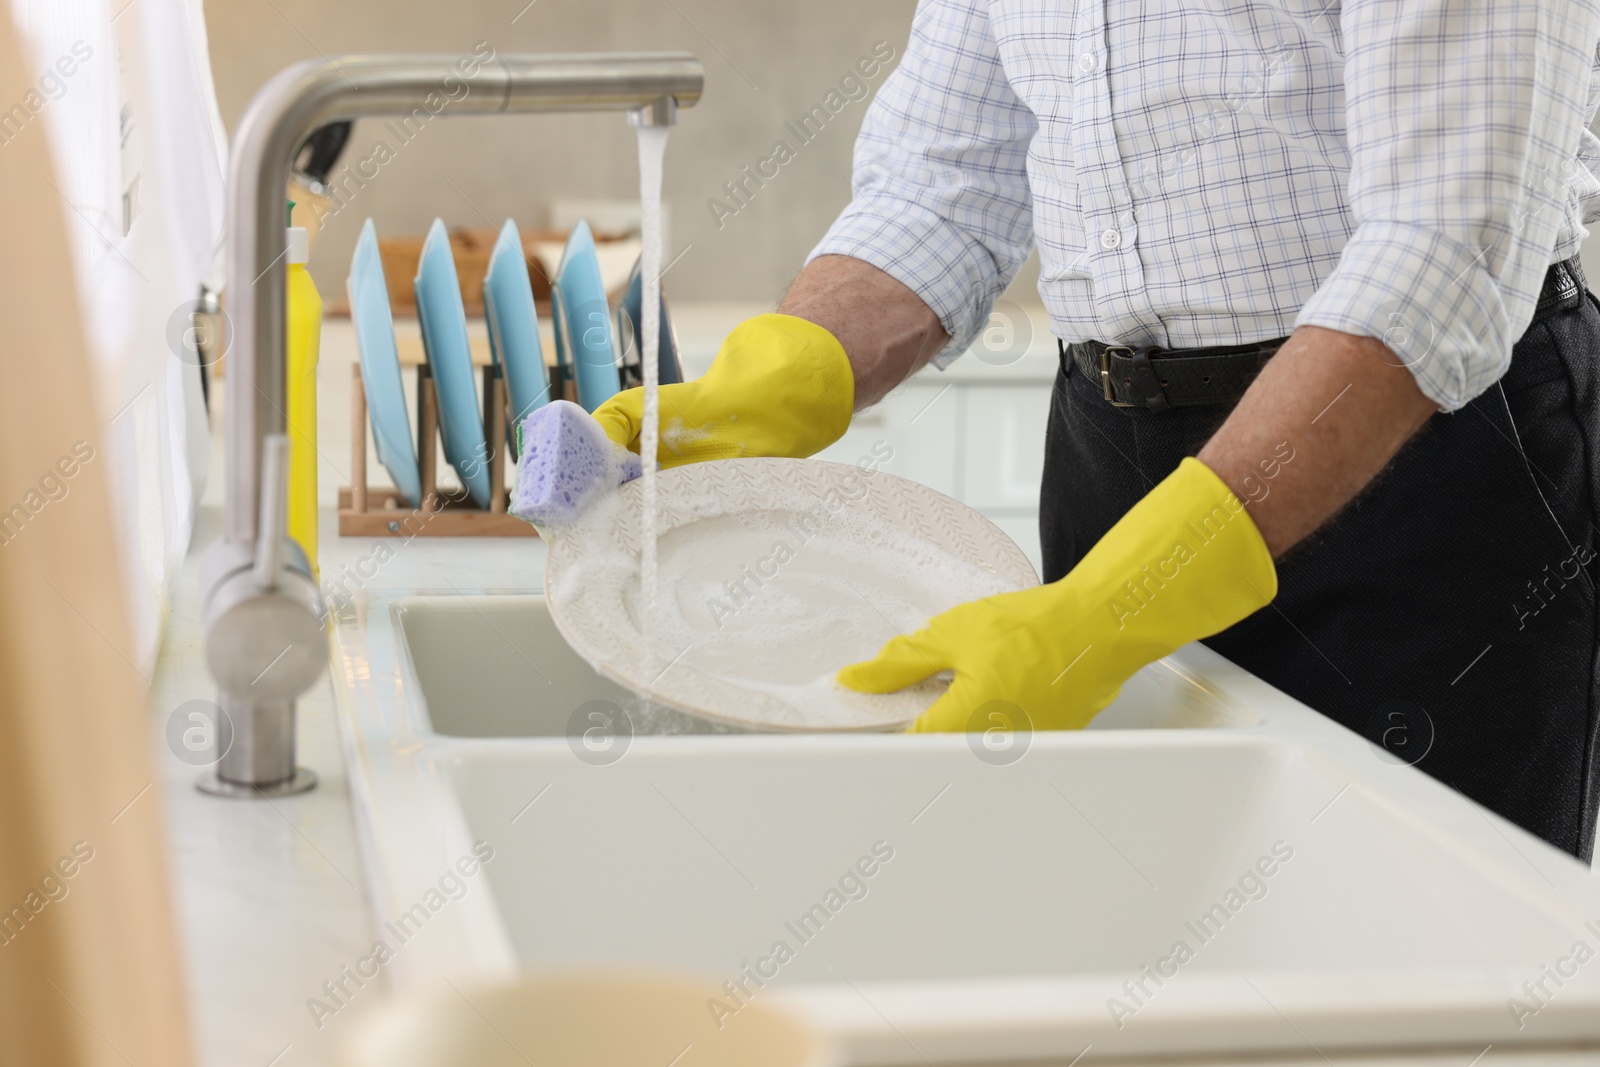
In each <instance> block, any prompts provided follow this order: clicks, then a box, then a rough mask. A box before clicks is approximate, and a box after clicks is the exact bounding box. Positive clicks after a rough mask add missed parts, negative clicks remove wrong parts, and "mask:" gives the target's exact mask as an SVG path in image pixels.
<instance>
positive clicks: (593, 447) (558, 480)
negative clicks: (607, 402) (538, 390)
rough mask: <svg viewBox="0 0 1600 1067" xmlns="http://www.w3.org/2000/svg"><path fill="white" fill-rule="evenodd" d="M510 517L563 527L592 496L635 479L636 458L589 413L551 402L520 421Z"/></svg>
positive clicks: (637, 469) (569, 404) (638, 469)
mask: <svg viewBox="0 0 1600 1067" xmlns="http://www.w3.org/2000/svg"><path fill="white" fill-rule="evenodd" d="M518 436H519V438H520V440H521V459H520V460H519V462H518V464H517V484H516V488H514V489H513V490H512V491H511V514H513V515H515V516H516V517H517V518H519V519H525V520H527V521H528V522H531V523H533V524H534V525H535V526H550V527H556V526H566V525H568V524H570V523H572V522H573V521H575V520H576V519H577V518H578V516H579V515H580V514H582V513H583V509H584V508H586V507H587V506H588V505H589V503H590V501H591V500H592V499H593V498H594V496H595V495H596V494H597V493H599V492H601V491H604V490H609V489H614V488H615V487H617V486H619V485H621V484H622V483H623V482H630V481H632V480H633V479H635V478H637V477H639V474H640V466H639V457H638V456H636V455H634V454H633V453H632V452H629V451H628V450H627V449H625V448H622V447H620V446H618V445H616V444H615V443H613V442H612V440H611V438H609V437H607V436H606V432H605V431H604V430H602V429H601V428H600V424H599V423H598V422H595V421H594V419H593V418H592V417H591V416H590V415H589V413H588V412H587V411H585V410H583V408H581V407H579V406H578V405H577V404H574V403H572V402H571V401H567V400H555V401H552V402H551V403H549V404H546V405H545V406H544V407H542V408H539V409H538V410H537V411H534V412H533V413H532V414H530V415H529V416H528V417H527V418H526V419H523V420H522V426H521V427H520V428H519V432H518Z"/></svg>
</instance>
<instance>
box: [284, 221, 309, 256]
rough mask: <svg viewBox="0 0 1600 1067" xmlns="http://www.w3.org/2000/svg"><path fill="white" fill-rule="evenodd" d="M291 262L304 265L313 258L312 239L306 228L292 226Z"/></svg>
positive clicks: (290, 237)
mask: <svg viewBox="0 0 1600 1067" xmlns="http://www.w3.org/2000/svg"><path fill="white" fill-rule="evenodd" d="M288 233H289V262H290V263H304V262H305V261H306V260H307V259H309V258H310V257H311V237H310V235H309V234H307V233H306V228H305V227H304V226H290V227H289V230H288Z"/></svg>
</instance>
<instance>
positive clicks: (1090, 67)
mask: <svg viewBox="0 0 1600 1067" xmlns="http://www.w3.org/2000/svg"><path fill="white" fill-rule="evenodd" d="M1094 67H1095V58H1094V53H1093V52H1085V53H1084V54H1083V55H1081V56H1079V57H1078V69H1079V70H1081V71H1083V72H1084V73H1085V74H1092V73H1094Z"/></svg>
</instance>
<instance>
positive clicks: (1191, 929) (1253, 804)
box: [334, 595, 1600, 1064]
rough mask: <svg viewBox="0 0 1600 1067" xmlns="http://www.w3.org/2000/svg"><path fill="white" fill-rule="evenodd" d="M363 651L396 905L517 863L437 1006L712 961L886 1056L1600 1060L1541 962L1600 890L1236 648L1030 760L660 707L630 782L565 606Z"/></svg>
mask: <svg viewBox="0 0 1600 1067" xmlns="http://www.w3.org/2000/svg"><path fill="white" fill-rule="evenodd" d="M334 642H335V649H336V664H337V666H338V669H337V670H336V687H337V690H338V695H339V703H340V710H341V718H342V722H343V726H344V729H345V739H346V743H347V747H348V751H349V754H350V758H351V763H352V782H353V788H354V790H355V793H356V800H357V807H358V811H359V812H360V813H361V818H362V821H363V840H364V846H365V848H366V849H367V862H368V866H369V869H370V870H369V873H370V875H371V883H372V885H373V887H374V888H373V892H374V894H375V897H376V899H375V901H374V909H375V913H376V914H377V915H378V916H380V919H383V920H385V921H387V920H388V919H390V918H397V917H400V916H403V915H407V914H413V915H414V914H416V906H417V904H418V902H419V901H422V900H424V899H425V894H426V891H427V890H428V889H429V888H431V887H433V886H435V885H437V884H438V883H439V879H440V876H441V871H447V870H449V869H450V867H451V865H452V863H454V862H455V860H456V859H457V858H458V857H460V856H461V855H463V854H465V853H466V852H468V851H469V850H470V849H471V848H472V846H473V843H474V842H484V843H486V844H487V845H488V846H489V847H492V849H493V856H494V858H493V859H492V861H491V862H489V863H487V864H485V865H484V866H483V869H482V872H481V875H480V876H479V877H478V878H477V879H474V880H471V881H470V882H468V883H467V889H466V890H464V891H463V893H462V894H461V895H460V899H459V900H457V899H454V898H453V896H452V898H451V899H448V900H446V901H445V903H444V904H443V905H442V906H441V907H440V908H437V909H427V910H425V912H424V914H425V915H427V916H428V917H427V920H426V923H425V924H424V925H421V926H420V927H419V928H418V929H417V930H415V931H413V930H412V929H411V927H407V928H406V929H407V930H408V932H410V933H411V936H410V937H408V938H407V939H406V941H405V944H404V946H403V947H402V948H401V949H400V951H398V952H397V953H396V960H395V963H394V965H393V973H394V974H395V977H396V978H398V979H399V980H400V981H402V982H406V983H411V982H432V981H438V980H440V979H442V978H444V977H450V978H451V979H452V980H455V979H456V978H457V977H458V976H459V977H465V976H469V975H474V974H476V975H493V974H503V973H507V972H509V971H512V970H515V969H519V968H524V969H525V968H535V969H539V968H549V967H569V966H609V965H628V966H635V965H643V966H650V967H660V968H667V969H671V970H676V971H692V972H697V973H700V974H703V975H706V976H708V977H710V978H712V979H713V980H714V981H715V982H716V983H718V984H721V983H723V982H725V981H726V982H728V983H730V986H729V987H728V996H727V998H726V1000H725V1001H723V1002H722V1005H721V1007H720V1008H718V1007H716V1006H715V1005H708V1010H711V1011H716V1010H723V1011H731V1010H736V1009H737V1008H738V1006H739V1004H740V1003H741V1002H742V1001H743V1000H744V999H748V998H751V997H754V998H772V999H773V1000H774V1001H776V1000H784V1001H787V1002H788V1003H790V1004H792V1005H794V1006H796V1007H798V1008H799V1009H801V1010H803V1011H805V1012H808V1013H810V1014H811V1015H812V1017H813V1018H815V1019H816V1020H817V1021H818V1022H819V1024H820V1025H822V1026H823V1027H825V1028H826V1029H828V1030H829V1031H830V1032H832V1033H833V1034H834V1035H835V1036H836V1037H838V1038H839V1039H840V1040H841V1041H842V1042H843V1044H844V1046H845V1047H846V1049H847V1050H848V1052H849V1054H850V1056H851V1059H852V1062H857V1063H923V1062H930V1063H964V1062H972V1061H979V1060H983V1061H989V1062H996V1061H1004V1060H1011V1061H1020V1060H1030V1059H1031V1060H1043V1059H1054V1060H1059V1061H1060V1062H1061V1063H1063V1064H1064V1063H1066V1062H1068V1061H1071V1060H1072V1059H1073V1058H1074V1057H1076V1056H1078V1055H1079V1054H1080V1053H1082V1052H1083V1051H1084V1050H1085V1049H1086V1048H1088V1047H1092V1049H1093V1052H1094V1055H1096V1056H1107V1057H1109V1056H1116V1055H1126V1056H1171V1055H1179V1054H1189V1055H1201V1054H1205V1055H1220V1054H1227V1053H1240V1052H1252V1051H1253V1052H1264V1051H1268V1050H1271V1051H1277V1052H1282V1053H1286V1054H1296V1055H1310V1056H1313V1057H1316V1056H1317V1055H1326V1054H1328V1053H1330V1052H1332V1051H1333V1050H1384V1049H1387V1050H1393V1049H1402V1048H1422V1047H1428V1048H1439V1047H1445V1048H1450V1049H1459V1050H1461V1051H1462V1052H1463V1053H1464V1055H1463V1056H1462V1057H1461V1062H1462V1063H1463V1064H1465V1063H1466V1062H1468V1061H1469V1060H1471V1059H1472V1057H1473V1056H1474V1055H1476V1054H1478V1053H1479V1052H1480V1051H1481V1050H1482V1049H1483V1048H1484V1047H1485V1046H1486V1045H1489V1044H1493V1045H1494V1046H1495V1047H1496V1049H1497V1050H1503V1049H1506V1048H1508V1047H1510V1046H1525V1047H1526V1046H1539V1047H1554V1046H1556V1045H1571V1044H1574V1043H1584V1042H1595V1043H1596V1044H1597V1045H1600V959H1595V960H1590V959H1586V960H1585V961H1584V962H1582V963H1576V964H1573V970H1574V973H1573V974H1571V975H1570V976H1564V977H1562V979H1561V980H1562V983H1563V984H1562V985H1560V986H1559V987H1558V986H1556V985H1555V984H1554V983H1553V982H1552V981H1551V980H1550V979H1549V978H1547V977H1546V976H1545V972H1544V970H1543V968H1544V967H1546V966H1547V965H1548V966H1550V967H1555V968H1560V967H1564V966H1566V965H1565V964H1562V963H1561V962H1560V961H1561V960H1562V959H1564V958H1565V959H1567V960H1568V961H1569V963H1571V962H1572V951H1573V948H1574V946H1575V944H1576V943H1577V942H1579V941H1580V940H1581V941H1583V942H1584V943H1586V944H1587V945H1588V946H1589V948H1590V949H1591V950H1595V949H1600V882H1597V881H1596V880H1595V879H1594V878H1593V877H1592V876H1591V875H1590V874H1589V872H1588V870H1587V869H1586V868H1584V867H1583V866H1581V865H1580V864H1578V863H1576V862H1575V861H1573V860H1572V859H1571V858H1570V857H1567V856H1564V855H1563V854H1561V853H1559V852H1557V851H1556V850H1554V849H1552V848H1551V847H1549V846H1548V845H1545V844H1544V843H1543V842H1540V841H1538V840H1536V839H1535V838H1533V837H1531V836H1530V835H1528V834H1526V833H1524V832H1523V831H1521V830H1519V829H1517V828H1516V827H1514V826H1511V825H1510V824H1509V823H1506V822H1505V821H1503V820H1501V819H1499V818H1498V817H1496V816H1492V815H1489V814H1488V813H1487V812H1484V811H1482V810H1481V809H1479V808H1477V807H1476V806H1475V805H1472V804H1471V803H1470V802H1468V801H1466V800H1464V799H1463V798H1461V797H1459V796H1457V795H1456V794H1454V793H1452V792H1451V791H1449V790H1448V789H1446V788H1445V787H1443V786H1441V785H1439V784H1438V783H1436V782H1434V781H1432V780H1431V779H1429V778H1427V777H1426V776H1424V775H1422V774H1421V773H1420V772H1418V771H1416V770H1415V769H1414V768H1410V767H1406V766H1403V765H1397V764H1396V763H1395V762H1394V761H1393V760H1392V759H1386V758H1382V757H1381V756H1380V754H1378V753H1377V752H1376V750H1374V749H1373V748H1372V746H1370V745H1368V744H1367V743H1366V742H1365V741H1363V740H1362V739H1360V738H1359V737H1357V736H1355V735H1354V734H1351V733H1349V732H1348V731H1345V730H1343V729H1342V728H1340V727H1338V726H1336V725H1334V724H1332V723H1331V722H1329V721H1328V720H1326V719H1323V718H1322V717H1321V716H1318V715H1316V714H1315V713H1314V712H1311V711H1310V710H1309V709H1307V708H1305V707H1304V706H1303V705H1300V704H1297V703H1296V702H1294V701H1292V700H1290V699H1288V698H1287V697H1285V696H1283V695H1282V694H1281V693H1278V692H1277V691H1275V690H1273V689H1271V688H1270V687H1268V686H1266V685H1264V684H1263V683H1261V682H1259V681H1258V680H1256V679H1253V678H1251V677H1250V676H1248V675H1246V674H1244V673H1243V672H1242V671H1239V670H1238V669H1237V668H1235V667H1233V666H1232V665H1230V664H1228V663H1227V662H1226V661H1224V660H1222V659H1221V658H1220V657H1218V656H1216V655H1215V654H1214V653H1211V652H1210V651H1209V650H1207V649H1205V648H1203V647H1200V646H1192V647H1190V648H1186V649H1184V650H1182V651H1180V652H1179V653H1178V654H1177V655H1175V656H1174V657H1172V658H1171V659H1170V660H1168V661H1166V662H1165V663H1163V664H1161V665H1157V666H1156V667H1154V668H1152V669H1149V670H1147V671H1145V672H1141V675H1140V676H1139V677H1138V678H1137V679H1136V680H1135V681H1134V682H1132V683H1130V685H1129V686H1128V687H1127V688H1126V690H1125V692H1124V694H1123V696H1122V697H1121V698H1120V699H1119V701H1118V702H1117V703H1116V704H1115V705H1113V706H1112V708H1110V709H1108V710H1107V712H1105V713H1103V714H1102V716H1101V717H1100V718H1099V719H1097V721H1096V723H1095V729H1092V730H1089V731H1084V732H1081V733H1057V734H1037V735H1034V736H1033V737H1032V738H1031V739H1028V741H1027V743H1026V745H1025V746H1024V747H1021V748H1017V749H1013V750H1009V751H1007V752H1006V753H1005V757H1004V758H997V757H996V754H995V752H994V751H992V750H988V749H985V748H984V747H983V745H982V743H981V740H979V739H976V738H969V737H968V736H966V735H942V736H928V735H914V736H909V735H843V734H839V735H810V736H794V735H774V734H765V735H757V734H745V735H735V734H728V733H722V734H715V735H713V734H710V733H707V732H706V731H707V730H708V728H707V727H705V726H704V725H703V724H698V723H697V721H696V720H693V719H690V718H689V717H686V716H676V715H668V716H663V715H661V714H659V713H655V714H652V713H648V712H644V711H640V712H638V713H637V718H636V725H637V727H638V729H637V732H636V733H635V735H634V736H632V737H631V738H630V739H626V740H625V741H622V742H619V746H620V747H617V748H614V749H608V750H607V754H606V757H605V758H604V759H597V758H595V756H594V753H593V751H591V750H585V749H584V748H583V741H582V738H581V737H580V736H572V727H571V726H570V725H569V723H570V722H571V721H572V715H573V712H574V711H575V710H576V709H579V708H581V707H582V706H583V705H584V704H585V702H586V701H591V700H605V701H610V702H613V703H615V704H619V705H623V706H630V700H631V698H630V697H629V696H628V694H626V693H624V692H622V691H621V690H618V689H617V688H616V687H615V686H613V685H611V684H610V683H608V682H606V681H604V680H602V679H600V678H598V677H597V676H595V675H594V674H593V672H592V671H590V670H589V668H588V667H587V665H585V664H584V663H583V662H582V661H581V660H579V659H578V658H577V657H576V656H575V655H574V654H573V653H572V652H571V651H570V649H567V648H566V646H565V645H564V643H563V642H561V641H560V639H559V635H557V634H556V633H555V630H554V627H553V626H552V625H551V623H550V621H549V617H548V615H547V614H546V613H545V612H544V609H543V604H542V601H541V600H540V599H539V598H538V597H537V596H531V595H527V596H467V597H460V596H453V595H452V596H449V597H433V596H403V597H365V596H364V597H361V598H358V602H357V607H356V609H355V610H354V611H353V612H351V613H350V614H348V615H346V616H344V617H342V618H340V619H339V620H338V624H337V625H336V626H335V634H334ZM1174 726H1191V727H1211V728H1201V729H1170V728H1160V727H1174ZM1135 727H1137V728H1135ZM695 731H699V732H695ZM658 734H659V735H660V736H658ZM1019 752H1020V758H1016V757H1017V756H1018V753H1019ZM867 872H870V874H869V873H867ZM830 891H832V892H833V893H834V894H835V895H834V896H833V897H830V896H829V893H830ZM1230 894H1231V895H1230ZM435 896H437V894H435ZM1591 920H1592V921H1594V922H1595V926H1594V927H1588V926H1586V925H1585V923H1586V922H1587V921H1591ZM1180 942H1181V943H1182V944H1183V945H1184V951H1181V952H1179V951H1176V946H1177V945H1178V944H1179V943H1180ZM780 944H782V945H783V946H784V949H783V950H782V951H778V946H779V945H780ZM1524 982H1543V983H1544V984H1545V987H1546V990H1547V994H1546V995H1544V996H1541V997H1539V998H1537V999H1534V998H1532V997H1530V995H1529V994H1528V993H1527V992H1526V991H1525V990H1524V989H1523V985H1522V984H1523V983H1524ZM741 987H742V988H741ZM1513 997H1516V998H1519V999H1520V1002H1521V1003H1522V1004H1523V1005H1524V1008H1525V1009H1526V1010H1523V1011H1521V1012H1520V1013H1519V1012H1515V1011H1514V1010H1513V1009H1514V1004H1513V1003H1512V1002H1511V1001H1510V999H1509V998H1513ZM1534 1009H1537V1010H1534ZM1519 1023H1520V1026H1519ZM1318 1062H1321V1061H1320V1060H1318Z"/></svg>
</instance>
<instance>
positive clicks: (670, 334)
mask: <svg viewBox="0 0 1600 1067" xmlns="http://www.w3.org/2000/svg"><path fill="white" fill-rule="evenodd" d="M643 266H644V260H643V259H639V260H636V261H635V262H634V264H633V272H632V273H631V274H629V275H628V287H627V288H626V289H624V290H623V291H622V302H621V303H619V304H618V305H617V333H618V334H619V335H620V336H621V337H622V341H623V353H622V370H623V378H624V379H625V381H626V382H627V384H628V385H643V384H644V341H643V339H642V338H641V337H640V334H639V327H640V326H642V325H643V324H644V314H643V310H642V309H643V307H644V278H643V276H642V275H641V274H640V268H641V267H643ZM660 295H661V310H660V316H661V317H660V319H659V328H658V329H657V330H656V337H657V338H659V342H658V344H659V348H658V352H659V355H658V357H657V360H656V362H657V363H658V364H659V366H658V367H657V371H658V375H657V379H656V380H657V381H658V382H659V383H660V384H661V385H676V384H678V383H679V382H681V381H683V366H682V364H681V363H680V362H679V360H678V331H677V330H674V329H673V328H672V315H671V314H670V313H669V312H668V311H667V294H666V290H664V289H663V290H661V294H660Z"/></svg>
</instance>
